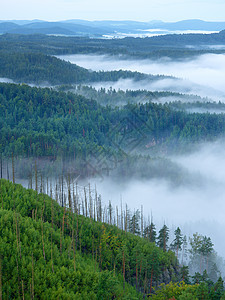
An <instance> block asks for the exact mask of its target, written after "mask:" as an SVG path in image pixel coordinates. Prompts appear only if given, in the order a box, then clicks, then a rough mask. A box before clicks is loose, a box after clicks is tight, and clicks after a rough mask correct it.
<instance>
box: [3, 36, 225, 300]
mask: <svg viewBox="0 0 225 300" xmlns="http://www.w3.org/2000/svg"><path fill="white" fill-rule="evenodd" d="M178 37H179V36H178ZM178 37H175V36H169V35H168V36H165V38H164V39H163V37H158V38H153V39H152V40H151V39H150V38H147V39H133V38H125V39H121V40H104V39H89V38H78V37H61V36H59V37H57V36H47V35H46V36H45V35H30V36H26V35H16V34H3V35H1V36H0V46H1V50H0V77H1V79H2V80H1V81H2V82H1V83H0V168H1V170H0V299H145V298H150V299H180V300H182V299H206V300H207V299H215V300H216V299H225V288H224V278H225V277H224V276H225V262H224V258H223V257H221V256H220V255H219V254H218V253H217V251H216V246H217V245H216V243H215V242H214V237H213V236H209V235H207V234H205V233H202V232H198V229H196V231H194V233H193V232H191V233H190V232H185V231H183V229H182V224H181V225H179V224H176V225H174V226H170V225H169V224H168V223H169V222H167V221H165V220H166V216H164V215H161V216H155V215H154V212H153V214H152V211H151V210H145V207H144V205H143V203H142V200H143V199H142V194H141V193H139V194H135V195H134V196H135V199H136V201H135V204H136V207H135V208H134V207H133V203H132V201H130V202H129V198H128V200H127V199H126V200H125V201H122V198H121V200H120V203H119V204H118V203H113V201H112V200H110V199H108V198H104V197H102V195H101V193H100V192H99V190H98V185H96V183H95V181H94V180H95V179H96V180H101V181H102V182H103V183H101V184H102V185H104V180H105V186H106V189H107V184H108V183H106V182H108V181H107V180H111V183H110V184H109V185H113V184H118V182H119V183H121V182H123V183H124V184H129V183H130V182H131V184H132V185H135V182H137V181H141V182H144V183H146V185H148V186H149V187H150V188H151V186H152V185H151V184H155V183H156V182H157V183H158V182H159V186H160V185H161V187H162V189H163V187H164V183H165V182H166V183H167V184H168V186H169V188H170V189H171V190H172V191H173V193H174V194H176V192H175V191H176V189H179V188H180V189H181V191H182V188H183V187H185V188H187V189H190V190H194V189H197V188H199V187H201V188H202V189H206V184H207V187H208V185H209V184H210V177H209V178H208V177H207V181H206V183H205V181H204V180H205V178H204V176H203V175H202V174H201V173H200V172H199V173H198V172H195V173H193V174H192V173H191V171H190V170H189V169H188V168H187V167H185V166H183V165H182V164H180V163H179V161H178V160H176V159H174V157H176V156H179V157H182V156H185V155H192V154H193V153H195V151H198V150H199V147H200V146H202V145H208V144H210V145H211V144H213V143H217V142H218V141H220V142H221V141H222V142H223V140H224V133H225V114H224V111H225V105H224V102H223V101H217V100H218V99H217V98H215V99H216V100H215V99H210V98H209V97H203V96H201V95H198V94H196V95H195V94H192V93H186V92H185V91H184V92H183V93H180V92H177V91H170V90H163V91H162V90H160V89H159V90H151V89H150V88H149V89H136V90H131V89H129V88H126V89H114V88H112V87H111V88H109V89H107V88H105V87H104V83H106V82H110V83H117V82H120V81H121V80H122V82H128V81H129V82H132V83H139V84H141V83H142V82H144V83H145V86H146V85H149V86H150V87H151V85H152V84H153V85H154V84H157V83H158V82H162V81H170V80H171V81H173V82H175V83H177V84H178V82H179V80H178V78H175V77H173V76H170V75H162V74H157V75H152V74H146V73H141V72H139V71H130V70H123V69H120V70H112V71H103V70H99V71H93V70H90V69H87V68H84V67H81V66H79V65H76V64H73V63H70V62H67V61H64V60H62V59H60V58H59V57H57V56H58V55H65V54H90V53H91V54H101V55H102V54H104V55H105V54H107V55H111V56H112V57H115V56H116V55H119V56H120V58H121V56H123V57H124V56H125V57H127V59H128V58H129V57H131V56H132V57H133V58H134V57H135V58H136V59H137V60H138V59H143V58H149V57H151V58H154V59H156V58H162V57H164V56H167V57H170V59H176V58H179V59H190V57H192V56H194V55H195V56H197V55H201V54H205V53H206V51H205V52H204V51H200V50H198V51H197V50H188V49H187V48H186V44H187V41H192V42H193V43H197V40H198V41H199V42H200V41H201V42H202V43H206V42H207V43H208V42H209V43H212V44H213V43H214V42H215V40H218V41H220V42H223V39H224V33H223V32H220V33H219V34H217V35H211V36H209V37H208V40H206V39H207V37H206V36H204V35H198V36H196V37H195V36H193V35H190V36H187V37H182V36H181V37H179V38H180V39H179V38H178ZM174 39H175V42H174ZM196 39H197V40H196ZM165 42H167V43H168V48H165V47H164V46H163V45H164V44H165ZM170 43H171V44H173V47H172V46H171V47H169V44H170ZM150 46H151V47H150ZM191 51H192V52H191ZM207 53H210V51H208V52H207ZM215 53H217V54H218V53H219V52H218V51H217V52H216V51H214V54H215ZM120 58H118V60H119V59H120ZM123 80H125V81H123ZM9 82H10V83H9ZM95 84H102V87H101V88H100V89H98V88H96V87H95ZM222 142H221V143H222ZM218 173H219V172H218ZM208 175H209V174H207V176H208ZM216 180H217V179H215V181H216ZM101 181H100V182H101ZM19 183H21V184H19ZM220 185H221V182H219V184H218V186H217V187H218V189H219V188H220ZM118 186H119V185H118ZM173 189H174V190H173ZM118 190H119V188H118ZM200 197H201V195H200ZM202 197H203V196H202ZM165 198H166V197H165ZM182 199H183V198H182V193H181V200H180V203H179V204H178V205H179V206H182ZM164 200H165V203H164V204H163V206H165V207H166V206H168V208H169V206H170V203H166V200H167V199H164ZM151 201H152V202H153V201H155V202H157V201H159V200H157V195H155V198H151V197H150V196H149V203H150V202H151ZM170 201H171V199H170ZM205 201H206V203H207V199H206V200H205ZM149 205H150V204H149ZM201 209H202V210H203V209H204V207H203V206H202V207H201ZM176 214H178V213H177V212H176V211H174V216H175V215H176ZM184 215H185V211H184ZM157 218H161V219H163V222H161V225H158V222H155V219H157Z"/></svg>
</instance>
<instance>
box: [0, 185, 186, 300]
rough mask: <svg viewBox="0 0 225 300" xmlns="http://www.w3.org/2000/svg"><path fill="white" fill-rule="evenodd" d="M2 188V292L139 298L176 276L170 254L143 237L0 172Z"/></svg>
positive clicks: (50, 296) (49, 296)
mask: <svg viewBox="0 0 225 300" xmlns="http://www.w3.org/2000/svg"><path fill="white" fill-rule="evenodd" d="M0 189H1V190H0V193H1V198H0V199H1V206H0V241H1V242H0V258H1V260H0V262H1V269H0V283H1V285H0V290H1V289H2V297H3V299H5V298H7V299H15V298H20V297H24V298H25V299H26V298H32V299H38V298H41V299H56V298H57V297H60V298H61V299H68V298H69V299H114V298H116V299H141V298H142V296H141V294H139V292H138V291H140V292H141V293H142V295H143V294H146V293H147V294H148V293H149V292H151V291H152V286H153V285H157V284H159V283H160V282H162V281H163V282H169V281H170V280H172V279H173V280H178V279H179V278H180V277H179V276H180V275H179V268H178V265H177V260H176V258H175V255H174V254H173V253H172V252H170V251H169V252H164V251H163V250H162V249H160V248H158V247H156V246H155V244H154V243H151V242H149V241H148V240H147V239H143V238H140V237H138V236H136V235H134V234H131V233H126V232H125V231H123V230H120V229H117V228H116V226H112V225H107V224H106V223H102V222H101V220H99V221H95V218H96V217H97V216H96V217H95V216H93V217H92V218H87V217H83V216H81V215H78V214H76V213H75V214H74V213H72V212H71V208H69V207H67V208H65V207H64V208H62V207H60V206H59V204H58V203H57V202H56V201H55V200H52V199H51V198H50V197H48V196H47V195H44V194H37V192H35V191H32V190H26V189H24V188H23V187H22V186H21V185H14V184H12V183H10V182H8V181H6V180H1V181H0ZM132 286H136V289H137V291H135V288H134V287H132Z"/></svg>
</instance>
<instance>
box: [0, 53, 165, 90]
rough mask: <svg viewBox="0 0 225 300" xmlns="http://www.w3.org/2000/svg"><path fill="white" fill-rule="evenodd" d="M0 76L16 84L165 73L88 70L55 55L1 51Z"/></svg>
mask: <svg viewBox="0 0 225 300" xmlns="http://www.w3.org/2000/svg"><path fill="white" fill-rule="evenodd" d="M0 77H3V78H9V79H11V80H15V81H16V82H18V83H29V84H31V83H33V84H34V83H35V84H42V85H61V84H72V83H74V84H75V83H91V82H100V81H103V82H104V81H117V80H119V79H127V78H130V79H133V80H150V81H151V80H159V79H163V78H169V77H168V76H162V75H161V76H160V75H156V76H153V75H147V74H142V73H139V72H131V71H123V70H119V71H108V72H104V71H99V72H96V71H91V70H87V69H85V68H82V67H79V66H77V65H75V64H72V63H70V62H66V61H63V60H61V59H59V58H56V57H54V56H50V55H46V54H42V53H16V52H12V53H7V52H3V51H1V52H0Z"/></svg>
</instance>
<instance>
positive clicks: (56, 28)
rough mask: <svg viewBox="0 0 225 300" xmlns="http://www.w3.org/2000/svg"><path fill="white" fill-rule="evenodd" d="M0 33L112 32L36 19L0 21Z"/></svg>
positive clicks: (95, 34) (78, 33)
mask: <svg viewBox="0 0 225 300" xmlns="http://www.w3.org/2000/svg"><path fill="white" fill-rule="evenodd" d="M0 33H1V34H4V33H14V34H34V33H36V34H63V35H76V36H77V35H78V36H83V35H94V36H98V35H103V34H108V33H112V30H111V29H108V30H107V29H103V28H95V27H94V26H85V25H82V24H74V23H68V22H44V21H42V22H41V21H36V22H31V23H26V24H22V25H18V24H16V23H13V22H1V23H0Z"/></svg>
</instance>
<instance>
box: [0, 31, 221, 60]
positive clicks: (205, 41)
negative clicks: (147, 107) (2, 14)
mask: <svg viewBox="0 0 225 300" xmlns="http://www.w3.org/2000/svg"><path fill="white" fill-rule="evenodd" d="M224 42H225V34H224V31H221V32H220V33H214V34H169V35H165V36H156V37H150V38H131V37H126V38H124V39H109V40H108V39H93V38H86V37H61V36H47V35H39V34H34V35H17V34H3V35H1V36H0V48H1V49H2V50H3V51H4V52H7V53H9V52H20V53H25V52H32V53H34V52H38V53H40V52H41V53H44V54H49V55H64V54H78V53H79V54H91V53H92V54H93V53H98V54H107V55H117V56H119V55H120V56H121V55H122V56H123V57H124V58H125V57H128V56H130V57H135V59H138V58H153V59H159V58H162V57H170V58H172V59H179V58H181V59H183V58H189V57H193V56H198V55H201V54H206V53H224V50H216V49H214V50H210V49H208V48H207V49H204V45H206V46H207V45H217V44H219V45H223V44H224ZM186 45H194V46H196V48H192V49H188V48H187V47H186ZM201 46H203V48H201Z"/></svg>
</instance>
